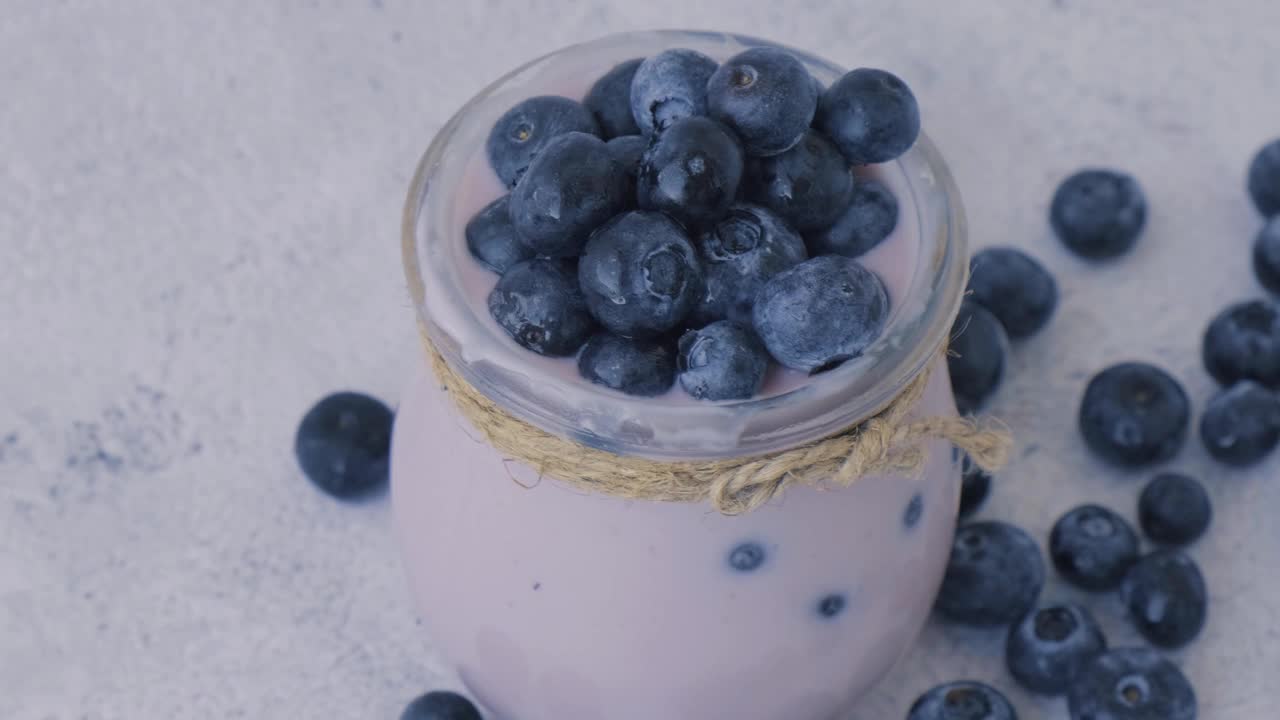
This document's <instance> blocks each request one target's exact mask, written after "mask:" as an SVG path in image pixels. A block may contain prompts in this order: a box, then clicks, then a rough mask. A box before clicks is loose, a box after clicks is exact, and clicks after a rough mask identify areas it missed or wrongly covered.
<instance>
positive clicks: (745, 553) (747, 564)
mask: <svg viewBox="0 0 1280 720" xmlns="http://www.w3.org/2000/svg"><path fill="white" fill-rule="evenodd" d="M765 557H766V553H765V550H764V546H763V545H761V544H760V543H754V542H744V543H741V544H739V545H736V546H734V548H733V549H732V550H730V551H729V567H731V568H733V569H734V570H737V571H738V572H751V571H753V570H757V569H759V568H760V566H761V565H763V564H764V561H765Z"/></svg>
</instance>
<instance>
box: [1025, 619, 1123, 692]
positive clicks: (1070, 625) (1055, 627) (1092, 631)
mask: <svg viewBox="0 0 1280 720" xmlns="http://www.w3.org/2000/svg"><path fill="white" fill-rule="evenodd" d="M1106 649H1107V639H1106V637H1104V636H1103V634H1102V628H1101V627H1099V625H1098V621H1097V620H1095V619H1094V618H1093V615H1091V614H1089V611H1088V610H1086V609H1085V608H1083V607H1081V606H1079V605H1074V604H1061V605H1049V606H1047V607H1042V608H1040V609H1039V610H1036V611H1035V612H1032V613H1028V614H1027V615H1026V616H1025V617H1024V618H1022V620H1020V621H1019V622H1017V623H1016V624H1014V626H1013V627H1011V628H1010V629H1009V638H1008V640H1007V642H1006V643H1005V654H1004V657H1005V663H1006V664H1007V665H1008V666H1009V672H1010V674H1012V675H1013V678H1014V679H1015V680H1017V681H1018V683H1019V684H1020V685H1022V686H1023V687H1025V688H1027V689H1028V690H1031V691H1033V692H1038V693H1041V694H1044V695H1061V694H1062V693H1065V692H1066V691H1067V689H1068V688H1069V687H1070V686H1071V681H1072V680H1074V679H1075V677H1076V676H1077V675H1079V674H1080V670H1081V669H1082V668H1083V667H1084V666H1085V665H1086V664H1088V663H1089V661H1091V660H1092V659H1093V658H1094V657H1096V656H1097V655H1098V653H1101V652H1102V651H1104V650H1106Z"/></svg>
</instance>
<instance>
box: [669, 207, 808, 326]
mask: <svg viewBox="0 0 1280 720" xmlns="http://www.w3.org/2000/svg"><path fill="white" fill-rule="evenodd" d="M698 251H699V255H700V256H701V257H702V262H703V269H704V271H705V273H706V292H705V294H704V295H703V297H702V299H701V300H700V301H699V303H698V306H697V307H696V308H695V309H694V311H693V318H692V319H693V320H694V322H695V324H700V325H701V324H706V323H709V322H713V321H715V320H720V319H728V320H732V321H734V322H737V323H741V324H743V325H750V324H751V310H752V307H753V306H754V305H755V301H756V295H757V293H759V291H760V287H761V286H762V285H764V283H765V281H766V280H768V279H769V278H771V277H773V276H774V275H777V274H778V273H780V272H782V271H783V270H786V269H787V268H789V267H792V266H793V265H798V264H800V263H801V262H804V260H805V258H807V257H808V255H807V254H806V253H805V249H804V241H803V240H801V239H800V236H799V235H798V234H796V232H795V231H794V230H792V229H791V228H790V227H789V226H788V225H787V224H786V223H785V222H783V221H782V219H781V218H779V217H778V216H777V215H774V214H773V213H771V212H769V211H768V210H765V209H764V208H762V207H759V206H756V205H747V204H745V203H739V204H736V205H734V206H732V207H731V208H729V214H728V215H727V216H726V217H725V218H724V219H723V220H721V221H720V222H718V223H716V225H715V226H714V227H712V228H711V229H710V230H708V231H706V232H704V233H703V234H702V235H701V236H700V237H699V238H698Z"/></svg>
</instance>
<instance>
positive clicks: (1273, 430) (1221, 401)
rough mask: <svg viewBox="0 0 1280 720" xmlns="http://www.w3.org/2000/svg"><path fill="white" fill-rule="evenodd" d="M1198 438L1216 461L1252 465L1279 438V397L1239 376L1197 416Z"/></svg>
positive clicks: (1236, 464) (1268, 450) (1271, 447)
mask: <svg viewBox="0 0 1280 720" xmlns="http://www.w3.org/2000/svg"><path fill="white" fill-rule="evenodd" d="M1200 439H1201V441H1203V442H1204V447H1205V449H1206V450H1208V451H1209V454H1210V455H1212V456H1213V457H1214V459H1216V460H1218V461H1219V462H1223V463H1226V464H1228V465H1235V466H1237V467H1242V466H1245V465H1252V464H1253V463H1256V462H1258V461H1259V460H1261V459H1262V458H1263V457H1265V456H1266V455H1267V454H1268V453H1270V452H1271V451H1272V450H1274V449H1275V447H1276V442H1277V441H1280V399H1277V398H1276V394H1275V392H1274V391H1272V390H1268V389H1267V388H1264V387H1262V386H1261V385H1259V384H1257V383H1255V382H1253V381H1251V380H1241V381H1240V382H1238V383H1236V384H1235V385H1232V386H1231V387H1229V388H1227V389H1225V390H1222V391H1220V392H1219V393H1218V394H1217V395H1215V396H1214V397H1213V399H1211V400H1210V401H1209V404H1208V405H1207V406H1206V407H1205V409H1204V413H1203V414H1201V416H1200Z"/></svg>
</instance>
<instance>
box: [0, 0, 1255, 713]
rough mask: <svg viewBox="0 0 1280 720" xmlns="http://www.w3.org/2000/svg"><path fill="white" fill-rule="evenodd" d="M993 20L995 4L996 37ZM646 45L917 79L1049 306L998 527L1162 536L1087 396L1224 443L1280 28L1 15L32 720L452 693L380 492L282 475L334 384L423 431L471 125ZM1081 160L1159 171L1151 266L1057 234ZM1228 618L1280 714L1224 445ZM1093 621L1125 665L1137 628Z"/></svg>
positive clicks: (12, 360) (709, 16)
mask: <svg viewBox="0 0 1280 720" xmlns="http://www.w3.org/2000/svg"><path fill="white" fill-rule="evenodd" d="M979 5H980V7H979ZM646 27H709V28H721V29H726V30H733V31H742V32H749V33H755V34H760V35H766V36H769V37H772V38H775V39H777V40H780V41H783V42H786V43H789V44H793V45H796V46H800V47H805V48H810V49H812V50H814V51H816V52H818V53H820V54H822V55H826V56H828V57H830V58H832V59H834V60H836V61H838V62H841V63H843V64H846V65H849V66H855V65H871V66H882V67H885V68H889V69H891V70H893V71H894V72H895V73H897V74H899V75H900V76H902V77H903V78H904V79H905V80H906V81H907V82H908V83H910V84H911V85H912V86H913V87H914V89H915V91H916V93H917V95H918V96H919V98H920V101H921V107H922V111H923V114H924V121H925V126H926V128H927V130H928V132H929V133H930V134H931V135H932V136H933V137H934V138H935V139H936V140H937V141H938V144H939V145H940V146H941V147H942V149H943V151H944V152H945V154H946V156H947V157H948V158H949V159H950V161H951V164H952V167H953V169H954V171H955V174H956V176H957V179H958V181H959V184H960V186H961V187H962V188H963V189H964V193H965V199H966V203H967V206H968V210H969V218H970V220H971V223H972V237H973V240H974V243H975V245H976V246H983V245H988V244H995V243H1002V244H1003V243H1012V244H1016V245H1020V246H1022V247H1024V248H1027V249H1028V250H1030V251H1031V252H1033V253H1034V254H1035V255H1036V256H1037V257H1039V258H1041V259H1042V260H1044V261H1045V262H1046V264H1047V265H1049V267H1050V268H1051V269H1053V270H1054V271H1055V272H1056V273H1057V275H1058V279H1059V282H1060V284H1061V289H1062V304H1061V308H1060V311H1059V313H1058V315H1057V317H1055V318H1054V320H1053V322H1052V323H1051V324H1050V326H1049V327H1048V328H1047V329H1046V330H1045V331H1044V332H1043V333H1042V334H1040V335H1038V336H1036V337H1035V338H1033V339H1031V340H1029V341H1027V342H1024V343H1021V344H1019V345H1017V346H1016V348H1015V350H1014V354H1013V357H1012V359H1011V367H1010V372H1009V380H1008V381H1007V383H1006V385H1005V387H1004V388H1003V389H1002V390H1001V391H1000V393H999V394H998V396H997V397H996V399H995V402H994V404H993V406H992V408H991V409H992V410H993V411H994V412H996V413H998V414H1000V415H1002V416H1003V417H1004V418H1005V419H1006V420H1007V421H1008V422H1009V424H1010V425H1011V426H1012V427H1014V428H1016V429H1017V431H1018V452H1017V453H1016V455H1015V459H1014V461H1013V462H1012V464H1011V465H1010V466H1009V468H1008V469H1007V470H1005V471H1004V472H1002V473H1000V475H999V476H998V478H997V480H996V485H995V490H994V495H993V498H992V500H991V501H990V503H988V505H987V506H986V507H985V508H984V509H983V512H982V516H984V517H992V518H1006V519H1010V520H1012V521H1014V522H1017V523H1019V524H1021V525H1024V526H1025V527H1027V528H1028V529H1029V530H1030V531H1031V532H1032V533H1033V534H1034V535H1036V536H1037V537H1038V538H1041V539H1043V538H1044V537H1045V535H1046V533H1047V531H1048V529H1049V527H1050V526H1051V524H1052V523H1053V521H1054V519H1055V518H1056V517H1057V516H1058V515H1059V514H1061V513H1062V512H1063V511H1065V510H1066V509H1068V508H1069V507H1071V506H1072V505H1074V504H1076V503H1078V502H1081V501H1084V500H1092V501H1099V502H1104V503H1107V504H1110V505H1112V506H1114V507H1116V508H1118V509H1119V510H1120V511H1122V512H1124V513H1126V514H1127V515H1129V516H1130V517H1132V515H1133V513H1134V508H1135V506H1136V502H1137V495H1138V491H1139V489H1140V487H1141V482H1142V481H1143V480H1144V479H1145V478H1146V477H1148V476H1149V475H1150V473H1142V474H1133V473H1122V472H1118V471H1115V470H1112V469H1110V468H1107V467H1104V466H1103V465H1101V464H1100V463H1098V462H1097V461H1095V460H1093V459H1091V458H1090V457H1088V456H1087V455H1086V454H1085V451H1084V448H1083V445H1082V443H1081V440H1080V438H1079V436H1078V434H1077V433H1076V431H1075V428H1074V415H1075V406H1076V403H1077V401H1078V397H1079V395H1080V392H1081V390H1082V388H1083V385H1084V383H1085V381H1086V379H1087V378H1088V376H1089V375H1090V374H1091V373H1092V372H1093V371H1095V370H1097V369H1098V368H1100V367H1101V366H1103V365H1105V364H1108V363H1111V362H1114V361H1119V360H1129V359H1141V360H1148V361H1155V362H1158V363H1160V364H1162V365H1164V366H1165V367H1167V368H1168V369H1170V370H1171V371H1172V372H1174V373H1175V374H1176V375H1177V376H1178V377H1179V378H1180V379H1182V380H1183V382H1184V383H1185V384H1186V386H1187V389H1188V391H1189V393H1190V395H1191V397H1192V398H1193V402H1194V404H1195V406H1196V409H1197V410H1199V409H1200V408H1202V407H1203V405H1204V402H1205V400H1206V398H1207V397H1208V396H1209V394H1210V391H1211V388H1212V383H1211V381H1210V379H1209V378H1208V376H1207V375H1206V374H1205V373H1204V371H1203V370H1202V369H1201V366H1200V362H1199V358H1198V347H1199V342H1200V333H1201V331H1202V329H1203V327H1204V325H1205V324H1206V323H1207V322H1208V320H1209V318H1210V317H1212V315H1213V314H1214V313H1215V312H1216V311H1217V310H1218V309H1219V308H1220V307H1222V306H1223V305H1224V304H1226V303H1227V302H1228V301H1232V300H1236V299H1239V298H1243V297H1248V296H1253V295H1257V294H1260V293H1261V290H1260V289H1259V287H1258V286H1257V285H1256V284H1255V281H1254V280H1253V277H1252V275H1251V273H1250V270H1249V244H1250V240H1251V238H1252V236H1253V234H1254V233H1255V232H1256V231H1257V229H1258V227H1259V225H1260V221H1259V218H1258V217H1257V216H1256V214H1255V212H1254V210H1253V209H1252V207H1251V206H1250V204H1249V201H1248V199H1247V197H1246V195H1245V192H1244V189H1243V188H1244V172H1245V168H1246V166H1247V163H1248V161H1249V158H1250V156H1251V154H1252V152H1253V151H1254V150H1255V149H1256V148H1257V147H1258V146H1260V145H1261V144H1262V143H1263V142H1264V141H1265V140H1267V139H1270V138H1273V137H1276V136H1280V115H1277V114H1276V113H1275V112H1274V110H1275V107H1276V105H1275V98H1277V97H1280V54H1277V53H1276V51H1275V47H1276V32H1277V28H1280V4H1277V3H1275V2H1272V1H1271V0H1255V1H1253V2H1244V1H1243V0H1240V1H1235V2H1215V3H1208V2H1203V1H1201V0H1197V1H1182V0H1178V1H1174V0H1168V1H1167V2H1158V3H1157V2H1125V3H1117V2H1110V1H1104V0H1088V1H1086V0H1059V1H1057V2H1053V1H1051V0H999V1H998V2H985V3H980V4H975V3H958V2H957V3H939V2H930V1H928V0H912V1H910V2H904V1H900V0H875V1H855V0H845V1H844V2H839V3H832V2H818V1H816V0H791V1H786V0H775V1H774V2H770V3H758V4H755V3H747V2H743V1H742V0H706V1H704V2H698V3H692V2H688V1H687V0H645V1H644V2H625V3H622V2H618V3H605V2H601V1H599V0H595V1H586V2H577V3H572V4H570V3H563V2H549V1H545V0H535V1H533V2H530V1H529V0H488V1H487V2H443V1H439V2H410V1H409V0H373V1H372V2H369V1H367V0H351V1H350V2H338V1H337V0H326V1H321V0H311V1H310V2H304V1H303V0H296V1H291V2H288V1H276V2H261V3H251V2H234V1H232V0H216V1H215V0H205V1H203V2H195V1H193V0H114V1H113V2H89V1H87V0H60V1H55V0H6V2H5V3H4V8H3V12H2V13H0V78H3V83H0V88H2V92H3V94H2V95H0V307H2V308H3V309H4V314H3V322H2V323H0V357H2V358H3V365H2V366H0V368H2V371H0V718H5V719H6V720H8V719H12V720H117V719H120V720H124V719H129V720H134V719H137V718H164V719H171V720H182V719H185V718H251V719H255V720H256V719H258V718H285V717H322V718H394V717H396V716H397V714H398V713H399V711H400V709H401V708H402V707H403V706H404V705H405V703H406V702H407V701H408V700H409V699H410V698H412V697H413V696H414V695H416V694H417V693H419V692H421V691H422V690H425V689H428V688H434V687H452V686H456V679H455V678H453V677H450V676H449V675H448V674H447V673H446V672H445V670H444V667H445V666H444V664H443V662H442V660H441V658H439V657H437V655H436V654H435V653H433V651H432V650H431V645H430V638H428V637H425V635H424V634H423V633H422V632H421V631H419V630H417V629H416V626H415V621H414V618H413V613H412V611H411V610H410V605H409V601H408V597H407V592H406V583H405V579H404V577H403V575H402V572H401V568H400V565H399V561H398V559H397V555H396V552H395V547H394V544H393V542H392V538H391V533H390V516H389V512H388V507H387V503H386V501H385V498H382V499H374V500H371V501H368V502H365V503H363V504H360V505H355V506H343V505H340V504H338V503H336V502H334V501H331V500H330V499H329V498H327V497H324V496H321V495H320V494H319V493H317V492H315V491H313V490H312V488H310V487H309V486H308V485H307V484H306V482H305V481H304V480H303V479H302V478H301V477H300V476H299V474H298V471H297V469H296V467H295V465H294V462H293V459H292V457H291V455H290V447H291V439H292V433H293V430H294V427H295V424H296V422H297V420H298V418H299V417H300V416H301V414H302V412H303V411H304V410H305V409H306V407H307V406H308V405H309V404H310V403H311V402H312V401H313V400H315V399H317V398H318V397H319V396H321V395H322V394H324V393H326V392H328V391H331V390H334V389H338V388H356V389H362V390H368V391H371V392H374V393H376V394H378V395H380V396H381V397H383V398H385V399H387V400H388V401H394V400H395V398H396V395H397V391H398V389H399V388H401V387H402V386H403V384H404V383H405V382H406V380H407V378H408V377H409V375H410V373H411V371H412V369H413V368H414V367H415V365H416V364H418V363H419V362H420V361H421V358H420V356H419V355H418V352H417V346H416V341H415V337H414V330H413V324H412V323H413V320H412V315H411V310H410V306H409V301H408V296H407V293H406V291H405V287H404V283H403V280H402V277H401V272H400V266H399V248H398V237H397V233H398V228H399V213H400V209H401V203H402V200H403V197H404V192H405V189H406V187H407V185H408V182H409V177H410V174H411V173H412V171H413V168H414V165H415V163H416V162H417V159H418V157H419V155H420V153H421V152H422V150H423V149H424V148H425V147H426V145H427V143H428V142H429V140H430V139H431V136H432V134H433V133H434V132H435V131H436V130H437V129H439V128H440V127H441V125H442V124H443V123H444V122H445V121H446V120H447V119H448V117H449V115H450V113H452V112H453V111H454V110H455V109H456V108H457V107H458V106H459V105H461V104H462V103H463V102H464V101H465V100H466V99H467V98H468V97H470V96H471V95H472V94H473V93H474V92H475V91H477V90H478V89H479V88H480V87H481V86H482V85H484V84H485V83H487V82H489V81H490V80H492V79H494V78H495V77H497V76H498V75H500V74H501V73H503V72H504V71H506V70H507V69H509V68H511V67H514V66H515V65H516V64H518V63H521V62H523V61H525V60H527V59H529V58H532V57H534V56H536V55H539V54H542V53H545V52H547V51H550V50H552V49H555V48H557V47H560V46H562V45H565V44H568V43H571V42H574V41H577V40H582V39H586V38H589V37H593V36H597V35H601V34H604V33H608V32H613V31H618V30H624V29H635V28H646ZM1082 164H1115V165H1119V166H1121V167H1123V168H1124V169H1126V170H1128V171H1130V172H1132V173H1133V174H1134V175H1136V176H1137V177H1138V178H1139V179H1140V181H1141V182H1142V184H1143V187H1144V188H1145V190H1146V192H1147V196H1148V198H1149V199H1150V202H1151V217H1150V221H1149V224H1148V227H1147V230H1146V233H1145V235H1144V236H1143V238H1142V239H1141V241H1140V243H1139V245H1138V247H1137V249H1136V250H1135V251H1134V252H1133V253H1132V254H1130V255H1128V256H1126V257H1124V258H1122V259H1120V260H1119V261H1117V262H1114V263H1111V264H1108V265H1105V266H1098V267H1091V266H1089V265H1086V264H1084V263H1082V262H1080V261H1078V260H1076V259H1074V258H1073V257H1072V256H1071V255H1069V254H1068V253H1067V252H1066V251H1065V250H1064V249H1063V248H1061V247H1060V246H1059V245H1058V244H1057V243H1056V242H1055V241H1054V240H1053V239H1052V237H1051V236H1050V231H1049V228H1048V224H1047V222H1046V212H1047V205H1048V202H1049V199H1050V197H1051V195H1052V192H1053V189H1054V187H1055V184H1056V182H1057V181H1058V180H1059V179H1060V178H1062V177H1064V176H1065V175H1066V174H1068V173H1069V172H1071V171H1073V170H1075V169H1076V168H1077V167H1079V166H1081V165H1082ZM1169 467H1171V468H1176V469H1179V470H1184V471H1188V472H1190V473H1193V474H1195V475H1197V476H1199V477H1201V478H1202V479H1203V480H1204V481H1205V484H1206V485H1207V487H1208V489H1209V492H1210V494H1211V495H1212V498H1213V501H1214V503H1215V517H1214V524H1213V527H1212V528H1211V529H1210V531H1209V535H1208V537H1207V539H1206V540H1204V541H1202V542H1201V543H1200V544H1199V545H1197V546H1195V547H1194V548H1193V549H1192V551H1191V553H1192V555H1193V556H1195V557H1196V558H1197V559H1198V560H1199V561H1200V563H1201V564H1202V566H1203V568H1204V574H1205V577H1206V579H1207V581H1208V583H1209V587H1210V592H1211V595H1212V601H1211V602H1212V605H1211V610H1210V619H1209V624H1208V627H1207V628H1206V630H1205V632H1204V634H1203V635H1202V636H1201V638H1200V640H1198V641H1197V642H1195V643H1194V644H1192V645H1191V646H1190V647H1189V648H1188V649H1186V650H1184V651H1181V652H1179V653H1177V654H1176V655H1175V658H1176V660H1177V661H1178V662H1179V663H1180V664H1181V665H1182V666H1183V667H1184V668H1185V670H1186V672H1187V674H1188V675H1189V677H1190V678H1191V679H1192V681H1193V682H1194V683H1195V685H1196V688H1197V690H1198V692H1199V694H1200V699H1201V717H1203V718H1208V719H1212V720H1256V719H1257V718H1262V717H1270V716H1272V715H1273V714H1274V704H1273V703H1274V693H1275V669H1276V668H1277V667H1280V639H1278V638H1277V634H1278V632H1280V601H1277V598H1280V581H1278V580H1277V577H1276V568H1277V567H1280V523H1277V522H1276V521H1275V515H1276V512H1277V511H1278V510H1280V477H1277V475H1280V456H1278V457H1274V458H1272V459H1271V460H1270V461H1268V462H1266V463H1264V464H1263V465H1261V466H1259V467H1257V468H1255V469H1252V470H1248V471H1230V470H1226V469H1224V468H1221V467H1219V466H1217V465H1215V464H1214V463H1212V462H1211V461H1209V459H1208V458H1207V456H1206V454H1205V452H1204V451H1203V449H1202V448H1201V447H1199V445H1198V443H1192V444H1191V445H1189V446H1188V448H1187V449H1186V450H1185V451H1184V452H1183V453H1182V454H1181V455H1180V456H1179V457H1178V458H1177V459H1176V460H1175V461H1174V462H1172V463H1170V464H1169ZM1046 594H1047V597H1049V598H1055V599H1066V600H1085V601H1087V602H1088V604H1089V605H1090V607H1092V608H1094V609H1095V612H1096V614H1097V615H1098V616H1099V618H1100V619H1101V620H1102V622H1103V624H1104V626H1105V627H1106V630H1107V631H1108V633H1109V635H1110V637H1111V639H1112V641H1113V642H1114V643H1116V644H1126V643H1132V642H1136V641H1137V636H1136V635H1135V633H1134V632H1133V631H1132V630H1130V629H1129V628H1128V627H1127V626H1126V624H1125V623H1124V622H1123V621H1122V619H1121V617H1120V614H1119V606H1118V603H1117V602H1116V600H1115V599H1114V598H1112V597H1109V596H1104V597H1098V598H1086V597H1083V596H1081V595H1080V594H1079V593H1077V592H1075V591H1073V590H1071V589H1069V588H1066V587H1064V586H1063V585H1062V584H1060V583H1057V582H1055V583H1053V584H1051V586H1050V587H1049V589H1048V590H1047V593H1046ZM1002 647H1003V637H1002V636H1001V634H1000V633H993V632H986V631H967V630H961V629H944V628H942V627H939V626H936V625H935V626H931V627H930V628H929V629H928V631H927V632H926V633H925V636H924V638H923V640H922V641H921V643H920V644H919V646H918V647H916V648H915V649H914V650H913V651H912V652H911V653H910V655H909V656H908V657H907V658H906V660H905V661H904V663H903V664H902V666H901V667H900V668H899V669H898V670H896V671H895V672H894V674H893V675H892V676H891V677H890V678H889V679H888V680H886V682H885V683H884V684H883V686H882V687H881V688H880V689H878V690H877V691H875V692H874V693H873V694H872V695H871V696H870V697H869V698H867V700H866V702H865V703H863V704H862V706H861V707H860V708H859V709H858V711H857V712H855V713H854V715H853V718H851V720H855V719H856V720H880V719H882V718H893V717H901V716H903V715H905V711H906V708H907V706H908V705H909V704H910V702H911V700H912V699H913V698H914V697H915V696H916V695H917V694H918V693H920V692H921V691H923V690H924V689H925V688H927V687H928V686H930V685H932V684H933V683H934V682H936V681H940V680H947V679H953V678H957V677H961V676H963V677H969V678H975V679H981V680H985V681H989V682H991V683H993V684H994V685H996V686H998V687H999V688H1001V689H1002V690H1005V691H1006V692H1008V693H1009V695H1010V697H1011V698H1012V699H1013V700H1014V702H1015V704H1017V705H1018V707H1019V709H1020V711H1021V713H1022V714H1023V716H1024V717H1027V718H1042V717H1043V718H1049V719H1050V720H1061V719H1062V718H1065V717H1066V713H1065V708H1064V704H1063V703H1062V702H1060V701H1053V700H1036V699H1033V698H1031V697H1029V696H1028V695H1026V694H1025V693H1022V692H1019V691H1017V690H1016V689H1015V688H1013V687H1012V683H1011V681H1010V679H1009V677H1008V675H1007V673H1006V671H1005V670H1004V669H1003V665H1002V662H1001V657H1000V655H1001V649H1002Z"/></svg>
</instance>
